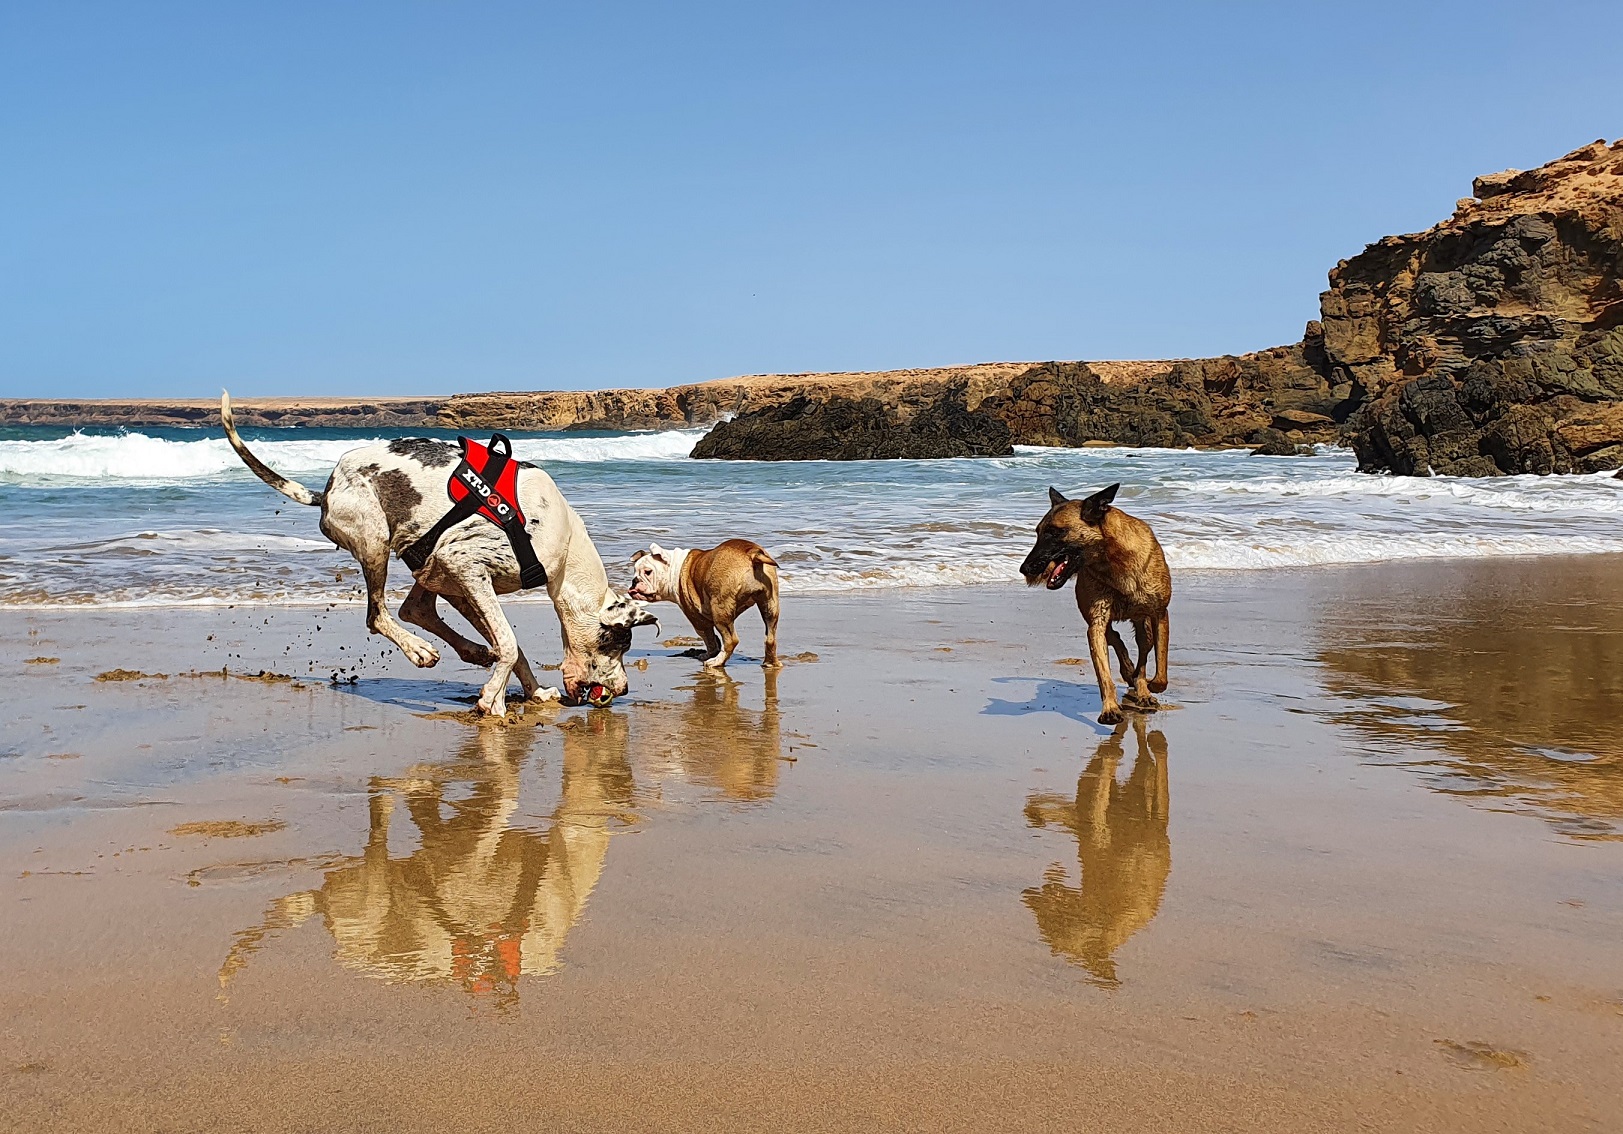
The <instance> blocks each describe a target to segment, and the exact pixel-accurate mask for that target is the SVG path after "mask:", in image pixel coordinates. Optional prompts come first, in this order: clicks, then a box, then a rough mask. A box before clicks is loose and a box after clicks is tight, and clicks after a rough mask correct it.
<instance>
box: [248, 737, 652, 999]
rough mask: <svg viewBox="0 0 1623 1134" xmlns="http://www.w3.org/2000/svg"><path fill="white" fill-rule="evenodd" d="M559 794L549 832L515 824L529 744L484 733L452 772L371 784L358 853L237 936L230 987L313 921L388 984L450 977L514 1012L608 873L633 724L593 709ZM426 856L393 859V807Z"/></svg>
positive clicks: (569, 751)
mask: <svg viewBox="0 0 1623 1134" xmlns="http://www.w3.org/2000/svg"><path fill="white" fill-rule="evenodd" d="M563 731H564V744H563V748H564V756H563V788H562V793H561V797H560V799H559V802H558V806H557V807H556V808H555V809H554V810H553V813H552V819H551V824H550V826H549V827H548V828H547V829H546V830H545V831H544V832H543V831H535V830H531V829H528V828H525V827H517V826H512V825H510V821H511V819H512V816H513V813H514V811H515V810H516V809H517V807H518V795H519V772H520V769H521V767H522V764H523V761H524V757H525V755H526V754H527V753H528V750H529V748H530V745H531V744H532V743H533V742H534V739H535V733H534V732H533V731H531V730H528V729H511V730H510V729H499V730H498V729H480V730H479V732H478V734H477V735H476V736H475V737H474V738H473V739H472V740H470V741H469V742H468V744H467V745H466V747H465V748H464V750H463V752H462V754H461V756H462V758H461V759H460V760H458V761H453V762H448V763H444V764H439V765H432V766H428V767H425V768H418V769H416V770H415V771H416V776H415V778H408V779H404V780H400V781H385V780H375V781H374V782H373V785H372V791H371V799H370V803H371V822H370V829H369V831H368V835H367V841H366V850H365V851H364V852H363V853H362V854H361V855H360V856H358V857H355V858H351V859H348V860H345V861H342V862H340V863H338V864H337V865H335V866H333V867H330V868H329V869H328V870H327V872H326V877H325V878H324V879H323V881H322V884H321V886H320V888H319V889H315V890H305V891H302V892H300V893H296V894H290V895H288V896H287V897H285V898H279V899H277V900H276V901H275V902H273V903H272V904H271V907H270V909H269V910H268V911H266V914H265V918H264V920H263V921H262V922H261V923H260V924H259V925H257V926H254V927H253V928H251V929H247V930H244V931H242V932H241V933H238V934H237V937H236V941H235V943H234V944H233V945H232V947H231V951H230V954H229V955H228V956H227V957H226V960H225V963H224V964H223V965H222V966H221V967H220V984H221V986H222V987H225V986H227V985H229V983H230V982H231V980H232V978H233V977H234V976H235V975H236V974H237V973H238V972H240V971H241V970H242V968H243V967H244V966H245V965H246V964H247V963H248V959H249V957H251V956H252V955H253V954H254V953H255V952H256V951H257V950H258V949H259V947H260V945H261V944H262V942H263V941H264V939H265V938H266V937H267V936H269V935H270V934H272V933H273V932H275V931H277V930H282V929H291V928H293V927H295V926H298V925H300V924H302V923H303V922H304V921H305V920H306V919H308V918H309V917H311V916H312V915H314V914H320V915H321V917H322V919H323V920H324V921H325V922H326V925H327V929H328V931H329V932H331V933H332V935H333V939H334V942H335V944H336V951H335V955H336V956H337V959H338V961H339V963H341V964H342V965H344V966H345V967H346V968H351V969H356V970H358V971H361V972H365V973H369V974H371V975H374V976H379V977H383V978H385V979H389V980H409V981H437V980H454V981H455V982H456V983H458V984H459V985H461V986H462V987H463V988H464V989H465V990H467V991H468V992H469V993H471V994H473V995H493V996H494V997H495V999H496V1001H497V1002H498V1003H502V1004H505V1003H508V1002H510V1001H512V1000H515V999H516V998H517V995H518V988H517V984H518V978H519V976H520V975H524V974H529V975H535V974H541V973H546V972H550V971H552V970H553V969H555V968H556V967H557V966H558V963H559V960H558V958H559V953H560V951H561V950H562V948H563V944H564V939H565V937H566V936H567V935H568V933H569V930H570V929H571V928H572V927H573V926H574V924H575V922H576V921H577V920H578V919H579V918H580V915H581V912H582V911H583V910H584V908H585V906H586V900H587V898H588V897H590V896H591V893H592V888H593V887H594V886H595V885H596V884H597V879H598V876H599V875H600V874H601V873H602V870H603V862H604V856H605V854H606V853H607V851H608V844H609V835H610V831H611V825H612V824H613V823H614V822H615V821H616V820H617V819H619V818H621V817H624V816H625V815H627V813H628V809H629V807H630V804H631V797H632V776H631V768H630V765H629V764H628V763H627V762H626V751H627V747H628V745H627V739H628V738H627V722H626V719H625V718H624V717H623V716H621V715H619V714H614V713H608V712H593V713H591V714H589V715H587V716H586V717H584V718H579V719H573V720H570V721H568V722H566V724H565V725H564V728H563ZM397 795H398V796H399V797H400V798H401V799H403V801H404V803H405V807H406V812H407V814H408V815H409V816H410V817H411V821H412V824H413V826H415V827H416V829H417V834H418V836H419V838H420V842H421V846H420V847H419V848H418V849H417V850H416V851H415V852H414V853H412V854H411V855H409V856H406V857H403V858H392V857H390V854H389V824H390V821H391V819H392V817H393V814H394V810H395V807H396V803H395V799H396V796H397Z"/></svg>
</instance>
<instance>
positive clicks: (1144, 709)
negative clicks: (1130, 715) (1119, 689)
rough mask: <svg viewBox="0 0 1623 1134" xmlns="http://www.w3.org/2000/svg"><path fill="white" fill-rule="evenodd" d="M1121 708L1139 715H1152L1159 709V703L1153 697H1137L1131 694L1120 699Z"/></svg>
mask: <svg viewBox="0 0 1623 1134" xmlns="http://www.w3.org/2000/svg"><path fill="white" fill-rule="evenodd" d="M1121 704H1122V708H1124V709H1133V710H1136V711H1137V712H1140V713H1153V712H1155V710H1157V709H1159V708H1160V707H1161V702H1159V701H1157V700H1156V699H1155V698H1154V697H1139V696H1135V695H1134V694H1132V693H1129V694H1127V696H1125V697H1123V698H1122V699H1121Z"/></svg>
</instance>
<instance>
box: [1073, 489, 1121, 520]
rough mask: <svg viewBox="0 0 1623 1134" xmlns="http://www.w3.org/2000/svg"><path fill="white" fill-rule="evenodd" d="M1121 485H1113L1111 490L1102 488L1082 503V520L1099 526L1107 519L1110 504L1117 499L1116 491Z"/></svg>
mask: <svg viewBox="0 0 1623 1134" xmlns="http://www.w3.org/2000/svg"><path fill="white" fill-rule="evenodd" d="M1120 487H1121V485H1120V484H1113V485H1111V486H1110V487H1109V488H1101V489H1100V490H1099V491H1098V492H1095V493H1094V494H1093V495H1092V496H1090V497H1088V498H1087V499H1086V500H1084V501H1082V518H1083V519H1084V520H1086V521H1087V522H1088V523H1090V524H1097V523H1098V522H1099V521H1100V520H1102V519H1104V518H1105V513H1106V512H1108V511H1109V510H1110V502H1111V501H1112V500H1114V499H1115V498H1116V490H1117V489H1118V488H1120Z"/></svg>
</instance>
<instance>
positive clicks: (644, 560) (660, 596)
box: [627, 543, 677, 602]
mask: <svg viewBox="0 0 1623 1134" xmlns="http://www.w3.org/2000/svg"><path fill="white" fill-rule="evenodd" d="M631 570H632V578H631V590H630V591H629V592H627V593H628V594H630V596H631V597H632V598H634V599H637V600H638V601H639V602H661V601H663V602H675V601H676V584H677V578H676V555H675V553H674V552H670V551H667V550H665V548H663V547H661V546H659V544H657V543H651V544H649V545H648V550H647V551H639V552H637V554H635V555H633V556H632V557H631Z"/></svg>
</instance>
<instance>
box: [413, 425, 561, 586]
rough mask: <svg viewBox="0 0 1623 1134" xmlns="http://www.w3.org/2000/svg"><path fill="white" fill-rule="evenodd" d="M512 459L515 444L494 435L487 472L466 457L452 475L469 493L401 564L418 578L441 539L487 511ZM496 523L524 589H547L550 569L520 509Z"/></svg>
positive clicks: (452, 479)
mask: <svg viewBox="0 0 1623 1134" xmlns="http://www.w3.org/2000/svg"><path fill="white" fill-rule="evenodd" d="M463 452H464V453H466V452H467V446H466V445H464V446H463ZM512 459H513V444H512V442H511V441H509V440H508V439H507V437H506V436H505V435H504V434H501V433H495V434H492V435H491V438H490V459H489V460H488V461H486V462H485V467H484V468H483V469H478V470H475V469H474V467H473V466H472V465H471V464H470V463H469V462H468V459H467V457H466V456H464V457H463V458H462V463H461V464H460V465H458V466H457V468H456V471H455V472H453V473H452V474H451V481H452V483H455V482H457V481H459V480H460V481H461V482H462V484H463V486H464V488H465V489H466V490H467V491H466V493H465V495H463V497H462V498H461V499H460V500H456V501H455V502H454V503H453V504H452V505H451V510H450V511H448V512H446V513H445V515H443V516H441V517H440V519H439V522H438V523H437V524H435V525H434V526H433V527H431V528H429V529H428V531H426V532H424V533H423V534H422V535H421V536H420V537H418V539H417V540H416V541H415V542H414V543H413V544H412V545H411V546H410V547H408V548H406V549H405V550H404V551H402V552H401V553H400V559H401V561H402V562H403V563H405V565H406V566H407V567H410V568H411V570H412V572H413V573H414V574H415V573H416V572H418V571H421V570H422V569H423V567H424V566H425V565H426V564H427V563H428V557H429V556H430V555H432V554H434V547H435V545H436V544H438V543H439V541H440V537H441V536H443V535H444V534H445V533H446V532H448V531H450V530H451V529H452V528H453V527H455V526H456V525H457V524H460V523H461V522H462V521H463V520H466V519H468V518H469V517H470V516H473V515H474V514H475V513H477V512H478V511H479V510H480V509H481V508H483V507H484V505H485V500H486V498H487V497H488V496H489V495H490V493H491V490H492V489H493V488H494V487H495V486H496V485H498V484H500V483H501V478H502V473H503V472H504V471H506V468H507V464H508V462H509V461H511V460H512ZM515 484H516V481H515ZM453 496H454V493H453ZM487 515H488V514H487ZM492 522H493V523H495V524H496V525H497V526H498V527H500V528H501V529H502V531H504V532H505V533H507V542H508V543H509V544H510V545H512V548H513V556H514V557H515V558H516V559H517V560H518V568H519V586H520V588H522V589H524V590H529V589H530V588H531V587H540V586H545V585H546V581H547V571H546V568H544V567H542V566H541V561H540V560H539V559H537V558H536V556H535V545H534V544H533V543H532V542H531V540H530V533H529V532H528V531H526V530H525V528H524V517H523V516H522V515H521V514H520V513H519V511H518V508H517V507H511V508H509V509H508V510H507V512H506V518H505V519H503V520H499V521H498V520H492Z"/></svg>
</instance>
